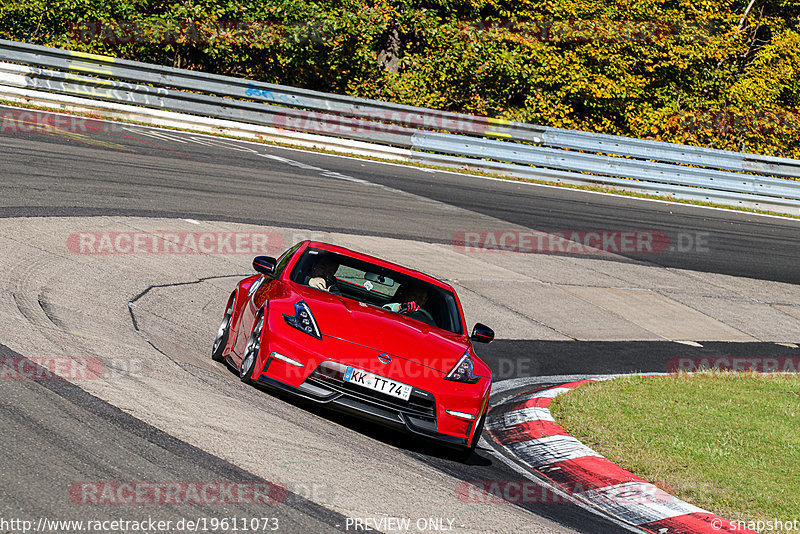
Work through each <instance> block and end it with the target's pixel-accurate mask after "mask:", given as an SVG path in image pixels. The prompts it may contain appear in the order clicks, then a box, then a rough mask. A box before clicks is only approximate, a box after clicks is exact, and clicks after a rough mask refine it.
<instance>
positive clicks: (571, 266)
mask: <svg viewBox="0 0 800 534" xmlns="http://www.w3.org/2000/svg"><path fill="white" fill-rule="evenodd" d="M166 233H175V234H178V235H180V236H184V237H185V236H186V235H188V234H191V235H192V238H193V239H194V242H195V244H196V247H197V250H201V249H203V250H204V251H203V252H190V251H189V250H188V249H187V250H183V247H182V248H181V249H180V250H170V251H166V250H162V251H158V252H156V253H153V252H152V246H153V245H152V243H153V242H154V241H153V240H150V241H147V239H148V238H147V237H146V236H163V235H165V234H166ZM228 233H231V234H228ZM104 234H108V236H109V237H108V240H106V242H109V241H110V242H111V243H112V250H111V251H107V250H103V251H101V250H100V244H101V242H102V241H103V240H104V237H103V235H104ZM203 234H209V235H215V236H217V237H215V238H214V239H219V235H220V234H224V235H232V236H233V237H232V238H231V239H232V241H230V243H231V245H230V246H231V247H234V246H236V247H238V248H235V249H233V250H232V252H234V253H230V252H231V250H230V249H227V248H225V247H223V250H222V252H224V253H216V252H219V251H220V249H219V248H218V249H217V250H216V252H215V251H214V250H213V246H212V245H211V244H210V243H211V241H209V240H208V239H211V238H208V239H206V241H203V237H202V235H203ZM89 235H91V236H93V237H94V238H95V241H94V244H95V245H96V247H97V248H95V249H94V250H93V251H92V250H90V249H89V241H90V239H89V237H87V236H89ZM112 235H113V236H114V237H113V239H112V238H111V236H112ZM119 235H125V236H128V237H127V238H120V239H118V237H119ZM137 235H141V236H145V237H140V238H137V237H136V236H137ZM236 235H242V236H250V238H249V241H248V242H247V243H245V241H246V240H245V239H244V238H241V239H242V241H241V243H240V244H239V245H235V244H236V237H235V236H236ZM254 235H266V236H267V237H266V243H267V252H271V253H273V254H277V253H279V252H280V250H279V249H282V248H285V247H286V246H289V245H290V244H292V243H293V242H294V241H297V240H300V239H304V238H314V239H320V240H324V241H328V242H333V243H336V244H340V245H343V246H346V247H350V248H353V249H356V250H359V251H363V252H367V253H371V254H374V255H377V256H379V257H383V258H386V259H389V260H394V261H397V262H399V263H402V264H404V265H408V266H411V267H414V268H417V269H420V270H423V271H426V272H428V273H430V274H432V275H434V276H437V277H439V278H442V279H445V280H447V281H449V282H450V283H451V284H453V286H454V287H455V288H456V290H457V292H458V294H459V297H460V298H461V301H462V305H463V307H464V309H465V313H466V315H467V320H468V324H469V326H471V325H472V324H473V323H474V322H476V321H479V322H483V323H486V324H488V325H490V326H492V327H493V328H494V329H495V332H496V334H497V338H498V339H511V340H541V341H553V342H570V343H574V342H575V341H578V340H579V341H609V342H625V341H649V342H669V341H680V342H683V343H686V345H685V346H686V347H687V350H688V349H692V348H695V347H696V346H697V345H702V344H703V343H704V342H706V341H713V342H720V341H724V342H770V343H784V344H785V345H782V347H783V348H784V349H785V350H789V351H792V350H793V349H792V347H793V344H792V342H793V341H796V340H798V339H800V288H798V287H797V286H794V285H791V284H783V283H778V282H767V281H761V280H752V279H747V278H739V277H732V276H727V275H720V274H708V273H698V272H691V271H682V270H678V269H668V268H660V267H652V266H648V265H644V264H639V263H637V262H635V261H631V260H627V259H624V258H614V259H615V260H617V261H607V260H605V259H600V258H596V257H588V256H585V255H583V256H577V255H576V256H570V255H557V256H556V255H545V254H518V253H479V252H475V253H467V252H459V251H458V250H456V249H455V248H454V247H452V246H450V245H442V244H428V243H420V242H414V241H405V240H398V239H389V238H378V237H359V236H354V235H347V234H329V233H322V232H310V231H306V230H303V229H302V228H298V229H286V228H269V227H257V226H251V225H242V224H233V223H221V222H206V221H192V220H183V219H144V218H123V217H96V218H19V219H2V220H0V243H2V246H3V250H4V251H5V253H4V254H3V255H2V257H0V278H1V279H2V282H0V288H1V289H0V299H2V305H1V306H0V310H3V312H2V313H1V314H0V329H1V330H2V332H3V333H4V338H3V340H2V342H3V344H4V345H6V346H8V347H9V348H10V349H12V350H14V351H16V352H17V353H19V354H21V355H23V356H26V357H28V358H33V357H38V358H47V357H52V358H72V359H75V358H80V359H84V360H86V361H94V360H98V361H100V362H101V363H102V369H103V370H102V372H100V373H98V374H96V376H91V377H90V378H91V379H81V378H82V377H80V376H75V377H72V378H74V380H71V381H72V382H73V383H75V384H76V385H78V386H79V387H80V388H82V389H83V390H85V391H87V392H88V393H91V394H92V395H95V396H97V397H99V398H101V399H103V400H105V401H107V402H109V403H111V404H112V405H114V406H117V407H119V408H120V409H121V410H123V411H124V412H126V413H128V414H130V415H132V416H133V417H136V418H138V419H140V420H141V421H144V422H145V423H148V424H150V425H152V426H154V427H156V428H158V429H160V430H163V431H164V432H167V433H168V434H170V435H172V436H175V437H176V438H178V439H181V440H183V441H185V442H187V443H189V444H191V445H194V446H195V447H198V448H200V449H202V450H204V451H206V452H208V453H211V454H213V455H216V456H218V457H219V458H222V459H225V460H228V461H230V462H235V463H236V465H237V466H239V467H241V468H243V469H245V470H247V471H248V472H250V473H253V474H255V475H257V476H260V477H262V478H263V479H265V480H268V481H273V482H276V483H280V484H283V485H284V486H285V487H286V488H288V489H289V490H290V491H295V492H297V493H306V494H308V492H309V488H313V489H314V491H313V492H312V493H313V495H311V496H310V497H309V498H312V500H313V501H314V502H317V503H319V504H321V505H322V506H324V507H326V508H328V509H329V510H333V511H335V512H338V513H341V514H343V515H345V516H347V517H376V518H380V517H387V518H388V517H394V518H397V517H414V518H416V517H456V518H457V520H456V524H455V525H454V530H455V531H464V532H469V531H474V532H487V531H493V532H497V531H508V532H568V530H567V529H565V528H563V527H561V526H559V525H556V524H554V523H552V522H549V521H547V520H541V519H540V520H537V522H536V523H535V524H532V523H531V515H530V514H529V513H528V512H526V511H525V510H523V509H520V508H518V507H515V506H513V505H511V504H508V503H504V502H498V503H488V504H482V505H481V506H469V505H465V504H464V503H463V502H461V501H460V500H459V498H458V495H457V491H456V488H457V487H458V484H459V482H460V481H459V480H458V479H456V478H454V477H451V476H450V475H448V474H446V473H444V472H442V471H440V470H437V469H434V468H433V467H431V466H429V465H427V464H425V463H424V462H420V461H417V460H416V459H414V458H411V457H409V456H407V455H404V454H402V453H401V452H400V451H398V450H397V449H396V448H395V447H392V446H390V445H388V444H386V443H382V442H380V441H376V440H374V439H371V438H369V437H368V436H366V435H363V434H360V433H357V432H353V431H351V430H349V429H347V428H344V427H341V426H340V425H337V424H334V423H331V422H330V421H327V420H322V419H320V418H319V417H318V416H317V415H315V414H314V413H312V412H311V411H307V410H302V409H298V408H297V407H295V406H293V405H292V404H290V403H286V402H285V401H283V400H281V399H278V398H276V397H273V396H271V395H267V394H264V393H263V392H260V391H258V390H256V389H254V388H250V387H246V386H244V385H243V384H241V383H239V381H238V380H237V379H236V377H235V376H234V375H232V374H231V373H229V372H227V371H226V370H225V369H224V368H223V367H222V366H220V365H218V364H216V363H214V362H212V361H211V360H210V358H209V351H210V345H211V342H212V341H213V337H214V335H215V333H216V330H217V328H218V326H219V321H220V319H221V314H222V311H223V310H222V308H223V307H224V304H225V301H226V298H227V296H228V295H229V294H230V292H231V290H232V289H233V287H234V285H235V283H236V281H237V280H238V279H240V278H242V277H244V276H247V275H249V274H251V273H252V269H251V266H250V263H251V260H252V256H253V255H255V253H258V252H260V251H259V250H254V249H253V247H252V243H253V236H254ZM82 238H83V245H84V248H83V249H81V239H82ZM137 239H139V242H140V244H141V243H149V245H145V244H141V246H140V247H139V248H138V249H137V245H136V242H137ZM182 243H183V244H186V240H185V239H184V241H182ZM259 244H261V242H259ZM272 244H274V245H275V247H277V248H273V249H272V250H270V249H269V247H271V246H272ZM147 246H150V247H151V248H149V249H148V248H147ZM203 247H205V248H203ZM145 250H150V251H151V252H145ZM92 252H94V253H92ZM98 252H102V253H98ZM148 289H149V290H148ZM137 297H138V298H137ZM134 299H135V302H133V303H131V304H130V305H129V303H130V302H131V301H133V300H134ZM132 317H133V318H135V325H136V328H138V331H137V330H136V329H135V328H134V322H133V321H132ZM798 352H800V351H798ZM519 356H525V355H519ZM675 356H676V357H679V356H680V354H676V355H675ZM754 356H756V357H757V356H758V355H754ZM543 357H546V355H545V356H543ZM62 371H64V370H63V369H62ZM65 372H66V373H67V375H68V374H69V373H70V372H71V371H70V370H69V369H67V370H66V371H65ZM67 378H70V377H69V376H67ZM254 423H257V424H254ZM231 436H235V439H230V438H231ZM343 443H346V446H343ZM265 444H269V445H268V447H267V446H265ZM266 454H268V455H269V458H271V461H264V456H265V455H266ZM365 457H368V458H370V462H369V464H367V465H365V464H364V461H363V458H365ZM281 459H282V460H283V461H280V460H281ZM354 465H357V466H358V469H353V466H354ZM386 480H391V484H387V483H384V482H383V481H386Z"/></svg>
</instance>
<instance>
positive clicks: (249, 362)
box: [239, 315, 264, 383]
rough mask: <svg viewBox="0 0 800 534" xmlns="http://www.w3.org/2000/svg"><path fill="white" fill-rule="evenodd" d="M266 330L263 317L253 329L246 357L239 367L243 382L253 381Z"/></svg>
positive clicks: (248, 341)
mask: <svg viewBox="0 0 800 534" xmlns="http://www.w3.org/2000/svg"><path fill="white" fill-rule="evenodd" d="M263 329H264V316H263V315H261V316H260V317H259V318H258V319H257V320H256V325H255V327H253V333H252V334H250V338H249V339H248V340H247V346H246V347H245V349H244V356H243V357H242V363H241V365H239V379H240V380H241V381H242V382H245V383H250V382H251V381H252V379H251V376H253V369H254V368H255V366H256V360H257V359H258V351H259V350H261V331H262V330H263Z"/></svg>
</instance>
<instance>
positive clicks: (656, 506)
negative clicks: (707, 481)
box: [577, 482, 703, 525]
mask: <svg viewBox="0 0 800 534" xmlns="http://www.w3.org/2000/svg"><path fill="white" fill-rule="evenodd" d="M577 496H578V497H581V498H583V499H586V500H587V501H589V502H590V503H592V504H594V505H595V506H597V507H598V508H600V509H601V510H603V511H605V512H606V513H608V514H611V515H614V516H617V517H619V518H620V519H622V520H623V521H625V522H627V523H630V524H632V525H643V524H646V523H653V522H655V521H663V520H664V519H670V518H673V517H678V516H682V515H687V514H691V513H695V512H702V511H703V509H702V508H698V507H697V506H694V505H693V504H689V503H687V502H684V501H682V500H680V499H678V498H676V497H673V496H672V495H670V494H669V493H667V492H666V491H664V490H662V489H659V488H657V487H656V486H654V485H653V484H650V483H648V482H625V483H623V484H617V485H615V486H606V487H605V488H600V489H594V490H590V491H587V492H584V493H578V494H577Z"/></svg>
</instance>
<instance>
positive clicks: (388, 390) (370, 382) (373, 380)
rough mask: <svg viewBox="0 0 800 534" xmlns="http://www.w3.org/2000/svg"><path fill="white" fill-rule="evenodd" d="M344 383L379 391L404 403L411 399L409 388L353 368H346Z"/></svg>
mask: <svg viewBox="0 0 800 534" xmlns="http://www.w3.org/2000/svg"><path fill="white" fill-rule="evenodd" d="M344 381H345V382H350V383H351V384H356V385H359V386H361V387H365V388H367V389H371V390H373V391H380V392H381V393H385V394H386V395H391V396H392V397H397V398H398V399H403V400H405V401H407V400H408V398H409V397H411V386H408V385H406V384H401V383H400V382H395V381H394V380H389V379H388V378H384V377H382V376H378V375H374V374H372V373H368V372H366V371H362V370H361V369H355V368H353V367H348V368H347V370H346V371H345V373H344Z"/></svg>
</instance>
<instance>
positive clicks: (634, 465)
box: [551, 372, 800, 521]
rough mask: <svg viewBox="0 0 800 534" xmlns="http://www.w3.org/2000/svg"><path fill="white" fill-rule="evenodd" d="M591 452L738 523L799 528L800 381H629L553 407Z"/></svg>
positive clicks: (695, 377) (580, 392)
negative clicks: (777, 523) (776, 521)
mask: <svg viewBox="0 0 800 534" xmlns="http://www.w3.org/2000/svg"><path fill="white" fill-rule="evenodd" d="M551 410H552V413H553V416H554V417H555V419H556V421H558V423H559V424H560V425H561V426H562V427H563V428H565V429H566V430H567V431H568V432H570V433H571V434H572V435H573V436H575V437H576V438H577V439H579V440H580V441H582V442H583V443H584V444H586V445H588V446H589V447H591V448H593V449H594V450H596V451H597V452H599V453H600V454H602V455H603V456H605V457H606V458H608V459H609V460H611V461H613V462H615V463H617V464H618V465H620V466H622V467H624V468H625V469H627V470H629V471H631V472H632V473H634V474H636V475H638V476H640V477H642V478H644V479H645V480H647V481H649V482H652V483H653V484H655V485H657V486H659V487H661V488H662V489H664V490H666V491H668V492H669V493H671V494H673V495H675V496H677V497H679V498H681V499H683V500H685V501H688V502H690V503H692V504H695V505H697V506H700V507H702V508H705V509H706V510H709V511H712V512H715V513H717V514H719V515H721V516H723V517H727V518H728V519H731V520H743V521H758V520H762V521H768V520H774V519H780V520H782V521H791V520H800V377H798V376H797V375H758V374H753V373H721V372H704V373H697V374H692V375H687V374H676V375H670V376H667V377H652V378H643V377H639V376H630V377H624V378H619V379H616V380H609V381H605V382H597V383H592V384H587V385H585V386H581V387H579V388H577V389H576V390H573V391H571V392H569V393H567V394H565V395H561V396H559V397H557V398H555V399H554V400H553V404H552V407H551Z"/></svg>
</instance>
